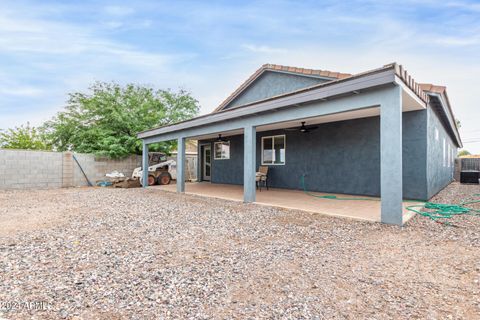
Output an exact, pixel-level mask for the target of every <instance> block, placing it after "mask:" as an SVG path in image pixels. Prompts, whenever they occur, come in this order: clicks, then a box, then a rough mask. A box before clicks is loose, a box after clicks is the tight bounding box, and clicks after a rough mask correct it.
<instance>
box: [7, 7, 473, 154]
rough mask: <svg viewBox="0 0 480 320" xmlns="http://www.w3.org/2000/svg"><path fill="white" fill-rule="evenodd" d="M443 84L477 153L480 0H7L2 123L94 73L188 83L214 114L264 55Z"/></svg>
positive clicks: (48, 105) (61, 101)
mask: <svg viewBox="0 0 480 320" xmlns="http://www.w3.org/2000/svg"><path fill="white" fill-rule="evenodd" d="M394 61H396V62H398V63H401V64H403V65H404V66H405V67H406V68H407V70H408V71H409V72H410V73H411V74H412V75H413V76H414V77H415V79H416V80H418V81H420V82H433V83H436V84H441V85H446V86H447V88H448V94H449V96H450V100H451V103H452V104H453V108H454V113H455V115H456V116H457V118H459V119H460V120H461V122H462V129H461V134H462V138H463V140H464V142H465V148H466V149H468V150H470V151H473V152H476V153H480V106H479V105H478V101H479V98H478V96H477V92H478V91H479V89H478V85H479V84H480V81H479V80H478V79H479V78H478V75H480V1H448V0H446V1H409V0H403V1H308V0H306V1H305V0H304V1H294V0H292V1H281V0H280V1H238V2H234V1H214V0H211V1H144V0H139V1H71V2H68V1H22V0H17V1H9V0H3V1H1V2H0V128H7V127H11V126H14V125H20V124H22V123H25V122H26V121H30V123H32V124H33V125H39V124H41V123H42V122H43V121H45V120H47V119H49V118H50V117H51V116H53V115H54V114H55V113H56V112H57V111H59V110H61V108H62V107H63V106H64V105H65V101H66V99H67V93H68V92H73V91H82V90H86V88H88V86H89V84H91V83H92V82H94V81H96V80H100V81H112V80H113V81H116V82H119V83H127V82H135V83H141V84H149V85H153V86H155V87H157V88H172V89H177V88H185V89H187V90H190V91H191V92H192V94H193V95H194V96H195V97H196V98H197V99H198V100H199V101H200V104H201V112H202V113H207V112H210V111H212V110H213V109H214V108H215V107H216V106H217V105H218V104H219V103H220V102H221V101H222V100H223V99H224V98H226V97H227V96H228V95H229V94H230V93H231V92H232V91H233V90H234V89H235V88H236V87H237V86H238V85H239V84H240V83H241V82H243V80H245V79H246V78H247V77H248V76H249V75H250V74H251V73H253V72H254V71H255V70H256V69H257V68H258V67H259V66H261V65H262V64H264V63H277V64H284V65H292V66H298V67H309V68H318V69H325V70H332V71H340V72H348V73H356V72H362V71H365V70H368V69H372V68H376V67H380V66H382V65H384V64H387V63H390V62H394Z"/></svg>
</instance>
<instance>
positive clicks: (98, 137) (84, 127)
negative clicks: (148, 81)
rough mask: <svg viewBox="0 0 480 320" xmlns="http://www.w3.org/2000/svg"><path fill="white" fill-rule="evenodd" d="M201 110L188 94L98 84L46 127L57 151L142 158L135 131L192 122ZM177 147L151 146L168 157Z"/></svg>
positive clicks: (171, 144) (76, 97) (74, 97)
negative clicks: (132, 155) (133, 155)
mask: <svg viewBox="0 0 480 320" xmlns="http://www.w3.org/2000/svg"><path fill="white" fill-rule="evenodd" d="M198 110H199V107H198V102H197V100H195V99H194V98H193V97H192V96H191V95H190V93H188V92H186V91H184V90H180V91H178V92H172V91H170V90H154V89H153V88H151V87H145V86H139V85H134V84H128V85H126V86H120V85H118V84H115V83H104V82H97V83H95V84H94V85H93V86H91V87H90V93H88V94H85V93H79V92H77V93H72V94H70V98H69V100H68V104H67V106H66V107H65V111H62V112H59V113H58V114H57V115H56V116H55V117H54V118H53V119H52V120H50V121H48V122H47V123H45V125H44V128H45V129H46V130H47V131H48V136H49V139H50V141H51V143H52V145H53V146H54V147H55V148H56V149H57V150H58V151H65V150H73V151H76V152H83V153H94V154H97V155H101V156H108V157H110V158H120V157H124V156H127V155H129V154H135V153H136V154H141V152H142V142H141V141H140V140H139V139H137V133H139V132H141V131H144V130H148V129H152V128H155V127H159V126H164V125H168V124H172V123H175V122H179V121H183V120H187V119H190V118H192V117H194V116H195V115H197V113H198ZM175 146H176V144H175V142H167V143H159V144H156V145H150V146H149V149H150V150H151V151H162V152H166V153H168V152H170V151H171V149H172V148H174V147H175Z"/></svg>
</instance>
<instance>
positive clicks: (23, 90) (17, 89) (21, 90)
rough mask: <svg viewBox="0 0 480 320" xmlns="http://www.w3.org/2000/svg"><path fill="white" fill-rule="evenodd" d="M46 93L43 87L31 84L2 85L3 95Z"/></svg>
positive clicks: (31, 95)
mask: <svg viewBox="0 0 480 320" xmlns="http://www.w3.org/2000/svg"><path fill="white" fill-rule="evenodd" d="M43 93H44V91H43V90H42V89H39V88H38V87H30V86H10V87H8V86H6V85H3V84H2V86H1V87H0V95H3V96H22V97H37V96H40V95H42V94H43Z"/></svg>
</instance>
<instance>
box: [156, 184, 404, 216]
mask: <svg viewBox="0 0 480 320" xmlns="http://www.w3.org/2000/svg"><path fill="white" fill-rule="evenodd" d="M151 188H152V189H156V190H162V191H167V192H176V191H177V188H176V184H175V183H172V184H169V185H161V186H153V187H151ZM185 193H186V194H193V195H198V196H203V197H212V198H218V199H225V200H231V201H243V186H241V185H232V184H217V183H209V182H190V183H186V184H185ZM325 195H327V196H336V197H337V199H328V198H320V197H321V196H325ZM346 198H348V199H349V200H344V199H346ZM353 199H355V200H353ZM357 199H361V200H357ZM367 199H368V200H367ZM255 203H256V204H260V205H266V206H272V207H277V208H284V209H292V210H302V211H307V212H311V213H315V214H324V215H330V216H337V217H344V218H351V219H357V220H366V221H373V222H380V221H381V214H380V211H381V210H380V198H376V197H366V196H355V195H348V194H332V193H328V194H327V193H320V192H308V193H306V192H304V191H302V190H291V189H280V188H269V190H266V189H262V190H257V191H256V201H255ZM411 204H412V203H411V202H407V201H404V203H403V222H404V223H405V222H407V221H408V220H409V219H410V218H411V217H413V212H411V211H408V210H406V209H405V208H406V207H407V206H408V205H411Z"/></svg>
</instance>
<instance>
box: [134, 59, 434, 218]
mask: <svg viewBox="0 0 480 320" xmlns="http://www.w3.org/2000/svg"><path fill="white" fill-rule="evenodd" d="M425 101H426V96H425V95H424V94H423V93H422V92H421V90H420V88H419V86H418V85H417V84H416V83H415V82H414V81H413V79H411V77H410V76H409V75H408V74H407V73H406V72H405V70H403V69H402V68H401V67H400V66H398V65H397V64H391V65H386V66H384V67H383V68H379V69H376V70H372V71H370V72H368V73H363V74H358V75H355V76H352V77H349V78H346V79H339V80H335V81H330V82H327V83H324V84H320V85H316V86H312V87H309V88H307V89H304V90H298V91H295V92H293V93H290V94H284V95H280V96H276V97H273V98H269V99H265V100H262V101H259V102H255V103H251V104H247V105H242V106H240V107H234V108H231V109H228V110H224V111H218V112H214V113H212V114H208V115H204V116H199V117H197V118H194V119H191V120H188V121H184V122H180V123H177V124H173V125H170V126H165V127H160V128H156V129H152V130H149V131H145V132H142V133H140V134H139V135H138V137H139V138H141V139H142V140H143V167H144V168H146V167H148V157H147V155H148V145H149V144H152V143H156V142H162V141H169V140H176V141H177V144H178V147H177V148H178V156H177V181H178V183H177V185H176V186H173V185H170V186H163V187H159V188H163V189H164V190H172V191H174V190H176V192H179V193H183V192H190V193H194V194H199V195H205V196H215V197H219V198H226V199H230V200H240V201H244V202H245V203H249V202H255V203H260V204H268V205H273V206H279V207H284V208H293V209H300V210H305V211H311V212H316V213H324V214H330V215H336V216H343V217H350V218H356V219H363V220H370V221H381V222H383V223H388V224H396V225H402V224H403V223H404V222H405V221H406V220H407V219H408V216H409V215H408V214H405V209H404V207H405V205H404V200H403V178H402V156H403V155H402V151H403V150H402V116H403V113H404V112H409V111H415V110H423V109H425V108H426V103H425ZM368 117H378V118H379V120H380V121H379V122H380V123H379V128H378V131H379V132H378V131H377V134H378V136H379V141H378V146H379V166H378V172H376V173H375V174H376V175H378V182H379V193H378V194H379V195H380V197H379V198H377V199H376V200H378V201H369V200H342V201H340V200H331V199H319V198H316V197H312V196H309V195H307V194H305V193H304V192H302V191H301V190H300V191H299V190H288V189H271V190H270V191H268V192H267V191H265V192H263V191H262V192H257V191H256V188H255V185H256V181H255V177H256V172H257V170H258V165H257V163H258V162H257V161H258V159H259V157H258V156H257V153H258V152H257V145H258V143H257V142H258V140H259V138H258V135H259V134H261V132H266V131H269V130H282V129H285V128H291V127H293V126H295V125H298V124H299V121H308V123H309V124H327V123H333V122H338V121H346V120H351V119H363V118H368ZM235 135H237V136H241V137H242V143H241V151H238V153H241V154H242V159H241V162H240V163H235V164H233V163H232V164H231V165H229V166H228V167H227V168H226V169H225V170H227V171H230V172H232V171H234V172H235V173H238V174H239V175H241V177H239V180H240V181H239V183H237V185H225V184H221V183H220V184H219V183H218V182H217V183H215V184H214V183H208V184H206V183H202V184H188V187H187V189H186V184H185V143H186V141H187V140H198V141H200V140H205V139H211V138H214V137H217V136H218V137H220V136H222V137H229V136H235ZM348 148H349V146H348V144H346V146H345V151H346V150H348ZM238 153H237V154H238ZM305 153H308V149H306V152H305ZM305 161H309V160H308V159H306V160H305ZM335 162H336V159H332V163H335ZM199 167H200V166H199ZM143 174H144V176H143V181H147V175H148V172H147V171H146V170H144V171H143ZM355 174H357V175H362V174H363V177H364V178H366V179H368V178H369V175H368V174H367V175H366V174H364V173H362V168H360V169H359V170H357V171H356V173H355ZM297 178H298V177H295V179H297ZM372 181H373V180H372ZM242 182H243V183H242ZM240 183H242V184H240ZM368 183H369V182H368V181H367V184H368ZM144 187H147V185H146V184H145V185H144ZM282 188H283V186H282ZM286 188H288V186H286ZM335 192H337V191H335ZM338 192H341V193H345V194H348V193H349V191H348V190H338ZM351 193H353V192H351ZM357 194H369V193H362V192H358V193H357ZM343 196H348V195H343ZM362 198H365V197H363V196H362ZM380 200H381V201H380Z"/></svg>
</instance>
